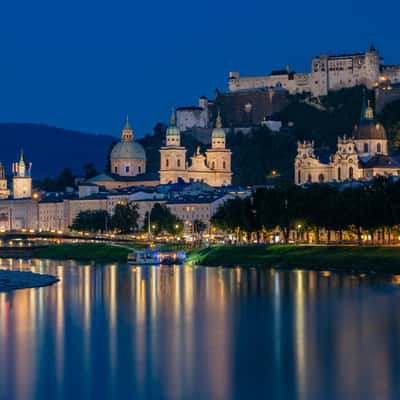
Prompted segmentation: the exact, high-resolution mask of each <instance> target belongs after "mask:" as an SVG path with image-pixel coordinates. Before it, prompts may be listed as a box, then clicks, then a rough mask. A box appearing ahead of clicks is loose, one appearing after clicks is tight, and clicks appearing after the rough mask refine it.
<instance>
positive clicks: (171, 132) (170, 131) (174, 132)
mask: <svg viewBox="0 0 400 400" xmlns="http://www.w3.org/2000/svg"><path fill="white" fill-rule="evenodd" d="M180 134H181V131H180V130H179V128H178V127H177V126H176V125H172V126H169V127H168V128H167V133H166V135H167V136H180Z"/></svg>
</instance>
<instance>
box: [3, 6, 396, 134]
mask: <svg viewBox="0 0 400 400" xmlns="http://www.w3.org/2000/svg"><path fill="white" fill-rule="evenodd" d="M399 14H400V5H399V3H398V2H396V1H394V0H389V1H386V2H382V3H381V4H380V3H378V2H376V1H374V2H373V1H369V0H365V1H359V0H355V1H344V0H335V1H334V2H325V1H321V0H319V1H314V0H312V1H303V2H300V1H290V0H288V1H286V2H278V1H274V2H271V1H266V0H264V1H259V0H247V1H240V2H239V1H235V0H234V1H226V0H221V1H210V0H203V1H196V2H193V1H178V0H169V1H147V2H136V1H122V0H113V1H102V0H97V1H85V0H81V1H75V0H68V1H56V0H51V1H50V0H42V1H41V0H36V1H32V0H29V1H26V0H24V1H18V0H13V1H7V2H1V5H0V35H1V36H0V37H1V39H0V52H1V53H0V54H1V55H0V71H1V75H0V122H39V123H46V124H49V125H55V126H58V127H62V128H69V129H76V130H81V131H84V132H92V133H108V134H114V135H119V131H120V128H121V126H122V125H123V120H124V116H125V114H126V113H129V115H130V120H131V121H132V125H133V127H134V128H135V130H136V132H137V135H138V136H142V135H143V134H145V133H148V132H151V131H152V127H153V126H154V124H155V123H156V122H157V121H168V115H169V112H170V109H171V107H172V106H173V105H176V106H179V105H190V104H194V103H196V102H197V98H198V96H200V95H206V96H212V95H213V92H214V89H215V88H219V89H220V90H226V84H227V75H228V71H229V70H237V71H240V72H241V73H242V74H261V73H267V72H269V71H270V70H271V69H277V68H282V67H284V66H285V65H286V64H288V63H290V64H291V65H292V68H293V69H295V70H297V71H308V70H309V68H310V67H309V64H310V60H311V57H313V56H314V55H317V54H321V53H342V52H351V51H361V50H364V49H366V48H367V47H369V45H370V43H371V42H373V43H374V44H375V45H376V47H377V48H378V50H379V51H380V53H381V55H382V56H383V57H384V58H385V62H386V63H400V41H399V34H398V29H399V26H398V16H399Z"/></svg>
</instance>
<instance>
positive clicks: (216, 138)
mask: <svg viewBox="0 0 400 400" xmlns="http://www.w3.org/2000/svg"><path fill="white" fill-rule="evenodd" d="M231 154H232V153H231V151H230V150H229V149H227V148H226V135H225V131H224V130H223V129H222V121H221V115H220V114H218V117H217V120H216V124H215V128H214V129H213V131H212V133H211V148H209V149H207V151H206V152H205V154H203V153H201V152H200V148H197V151H196V153H195V154H194V155H193V156H192V157H191V158H190V160H191V161H190V163H189V162H187V160H186V148H185V147H183V146H182V145H181V132H180V130H179V128H178V127H177V126H176V117H175V114H174V113H172V116H171V123H170V126H169V127H168V129H167V132H166V144H165V146H164V147H162V148H161V149H160V183H161V184H167V183H174V182H177V181H178V180H179V179H182V180H184V181H185V182H189V181H201V182H205V183H207V184H208V185H210V186H226V185H230V184H231V181H232V172H231Z"/></svg>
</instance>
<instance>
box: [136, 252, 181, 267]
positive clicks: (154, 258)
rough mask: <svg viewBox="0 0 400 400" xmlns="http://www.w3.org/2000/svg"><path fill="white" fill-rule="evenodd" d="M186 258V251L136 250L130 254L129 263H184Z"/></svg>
mask: <svg viewBox="0 0 400 400" xmlns="http://www.w3.org/2000/svg"><path fill="white" fill-rule="evenodd" d="M185 259H186V254H185V252H184V251H157V250H152V249H146V250H135V251H133V252H132V253H129V254H128V263H129V264H135V265H156V264H167V265H172V264H182V263H183V262H184V261H185Z"/></svg>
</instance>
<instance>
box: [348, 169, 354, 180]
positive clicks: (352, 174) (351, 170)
mask: <svg viewBox="0 0 400 400" xmlns="http://www.w3.org/2000/svg"><path fill="white" fill-rule="evenodd" d="M353 176H354V172H353V167H350V168H349V178H350V179H353Z"/></svg>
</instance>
